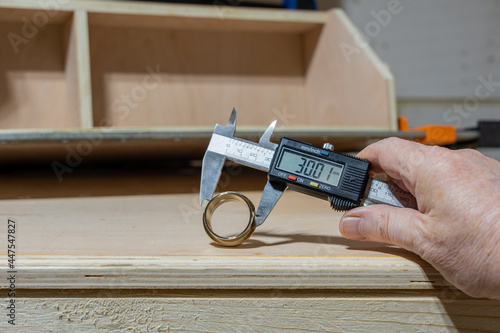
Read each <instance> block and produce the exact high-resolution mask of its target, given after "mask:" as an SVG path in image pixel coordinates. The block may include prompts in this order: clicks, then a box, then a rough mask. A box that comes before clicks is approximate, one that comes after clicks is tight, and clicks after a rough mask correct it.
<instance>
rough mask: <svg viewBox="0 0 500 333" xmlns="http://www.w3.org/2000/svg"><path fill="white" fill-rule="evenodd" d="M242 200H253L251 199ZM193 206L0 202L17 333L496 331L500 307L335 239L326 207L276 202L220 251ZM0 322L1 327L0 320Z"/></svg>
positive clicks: (415, 266)
mask: <svg viewBox="0 0 500 333" xmlns="http://www.w3.org/2000/svg"><path fill="white" fill-rule="evenodd" d="M247 194H248V196H249V197H250V198H251V199H252V200H253V201H254V202H257V200H258V197H259V192H249V193H247ZM197 197H198V196H197V193H196V189H193V193H192V194H185V195H157V196H128V197H101V198H72V199H39V200H22V201H21V200H4V201H1V202H0V211H1V212H2V216H3V217H2V218H3V219H4V220H6V219H7V218H8V217H10V218H13V219H15V220H16V223H17V226H18V229H17V240H16V241H17V244H18V258H17V265H18V266H17V282H16V283H17V285H16V288H17V298H16V306H17V317H16V318H17V325H18V326H17V327H16V328H18V329H22V330H23V331H24V332H36V331H40V330H41V329H45V328H47V327H49V328H50V329H53V330H56V331H58V332H87V331H89V330H104V331H109V332H121V331H124V330H137V331H144V330H147V331H172V332H174V331H183V332H186V331H193V332H194V331H218V332H219V331H232V332H233V331H258V332H267V331H269V332H277V331H278V332H290V331H301V332H302V331H304V332H305V331H329V332H333V331H335V332H345V331H366V330H370V331H375V332H382V331H408V330H409V331H426V332H441V331H443V330H446V331H450V332H459V331H460V332H463V331H471V332H472V331H477V332H479V331H481V332H486V331H488V332H496V331H498V327H500V326H499V323H500V302H499V301H491V300H484V299H471V298H469V297H467V296H465V295H464V294H462V293H461V292H459V291H457V290H456V289H454V288H453V287H451V286H449V285H448V284H447V283H446V282H445V281H444V280H443V278H442V277H441V276H440V275H439V274H438V273H437V272H436V271H435V270H434V269H433V268H432V267H431V266H430V265H428V264H427V263H425V262H424V261H423V260H421V259H420V258H419V257H418V256H416V255H414V254H412V253H410V252H407V251H405V250H402V249H399V248H397V247H394V246H388V245H384V244H376V243H361V242H356V241H350V240H346V239H344V238H342V237H341V236H340V235H339V233H338V220H339V218H340V214H338V213H333V212H332V211H331V210H330V208H329V207H328V204H327V202H324V201H320V200H317V199H314V198H310V197H306V196H303V195H300V194H298V193H293V192H290V193H285V195H284V197H283V198H282V199H281V201H280V202H279V203H278V205H277V207H276V209H275V211H274V212H273V213H272V215H271V216H270V218H269V219H268V220H267V221H266V223H265V224H264V225H263V226H261V227H259V228H258V229H257V232H256V234H255V235H254V236H253V237H252V239H251V240H250V241H249V242H247V243H245V244H244V245H242V246H240V247H237V248H222V247H218V246H215V245H214V244H212V243H211V241H210V239H209V238H208V237H207V236H206V235H205V233H204V231H203V228H202V226H201V221H200V209H199V207H198V204H197V202H196V201H197ZM223 207H224V206H223ZM226 213H227V218H228V220H227V221H225V222H228V221H231V223H234V221H235V220H236V219H238V218H239V217H240V216H239V215H237V213H238V209H236V210H231V209H230V210H227V211H226ZM235 214H236V215H235ZM214 221H215V220H214ZM217 221H219V222H224V221H222V220H220V219H219V220H217ZM4 226H5V224H4ZM226 227H229V225H226ZM5 230H6V227H5V228H3V229H2V230H1V232H0V240H1V242H0V247H2V248H5V246H6V244H5V241H6V238H7V237H6V234H5ZM6 281H7V280H5V281H1V284H0V286H1V288H2V289H3V290H4V289H5V288H6V286H7V282H6ZM0 327H2V328H3V329H5V328H9V327H10V326H9V325H8V324H7V322H6V320H4V321H1V322H0ZM10 328H11V327H10Z"/></svg>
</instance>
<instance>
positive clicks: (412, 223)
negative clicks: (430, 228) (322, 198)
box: [339, 205, 424, 252]
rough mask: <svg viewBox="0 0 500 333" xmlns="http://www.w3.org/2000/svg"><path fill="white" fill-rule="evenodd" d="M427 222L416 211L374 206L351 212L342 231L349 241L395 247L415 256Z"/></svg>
mask: <svg viewBox="0 0 500 333" xmlns="http://www.w3.org/2000/svg"><path fill="white" fill-rule="evenodd" d="M423 219H424V215H423V214H422V213H420V212H419V211H417V210H414V209H410V208H397V207H392V206H387V205H373V206H368V207H360V208H355V209H352V210H350V211H348V212H347V213H345V214H344V216H343V217H342V219H341V220H340V225H339V227H340V232H341V233H342V235H343V236H344V237H346V238H350V239H354V240H361V241H370V242H381V243H389V244H394V245H397V246H399V247H402V248H405V249H407V250H410V251H414V252H415V249H416V248H418V245H419V244H420V243H421V240H422V239H423V237H422V236H423V234H424V232H423V228H424V223H423Z"/></svg>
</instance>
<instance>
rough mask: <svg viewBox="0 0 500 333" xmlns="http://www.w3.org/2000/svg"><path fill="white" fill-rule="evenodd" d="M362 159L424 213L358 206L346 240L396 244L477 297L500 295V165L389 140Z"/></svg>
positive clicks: (347, 221)
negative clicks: (405, 194)
mask: <svg viewBox="0 0 500 333" xmlns="http://www.w3.org/2000/svg"><path fill="white" fill-rule="evenodd" d="M358 157H361V158H364V159H367V160H369V161H370V162H371V163H372V173H375V174H377V173H382V172H385V173H387V175H389V176H390V177H391V178H392V179H393V180H394V181H395V182H396V184H398V185H399V186H400V187H401V188H403V189H406V190H408V191H410V192H411V193H412V194H413V195H414V196H415V198H416V199H417V203H418V211H417V210H413V209H409V208H396V207H391V206H387V205H373V206H369V207H360V208H355V209H353V210H350V211H349V212H347V213H346V214H345V215H344V216H343V217H342V220H341V221H340V231H341V233H342V235H344V237H346V238H350V239H355V240H362V241H374V242H383V243H390V244H394V245H397V246H400V247H402V248H405V249H407V250H410V251H412V252H415V253H417V254H418V255H420V256H421V257H422V258H423V259H424V260H426V261H427V262H429V263H430V264H431V265H433V266H434V267H435V268H436V269H437V270H438V271H439V272H440V273H441V274H442V275H443V276H444V278H445V279H446V280H448V281H449V282H450V283H452V284H453V285H454V286H456V287H457V288H459V289H460V290H462V291H463V292H465V293H467V294H469V295H470V296H474V297H487V298H493V299H500V204H499V203H500V162H498V161H496V160H493V159H490V158H488V157H485V156H484V155H482V154H481V153H479V152H477V151H475V150H470V149H464V150H456V151H452V150H448V149H446V148H441V147H428V146H424V145H421V144H418V143H415V142H409V141H405V140H401V139H396V138H389V139H385V140H382V141H379V142H377V143H375V144H373V145H370V146H368V147H367V148H365V149H364V150H363V151H361V152H360V153H359V154H358Z"/></svg>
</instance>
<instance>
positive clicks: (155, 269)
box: [0, 255, 453, 290]
mask: <svg viewBox="0 0 500 333" xmlns="http://www.w3.org/2000/svg"><path fill="white" fill-rule="evenodd" d="M17 263H18V265H17V272H18V273H17V274H18V275H19V277H20V279H19V282H18V285H17V287H18V288H21V289H22V288H27V289H47V288H52V289H54V288H61V289H75V288H91V289H95V288H112V289H113V288H125V289H147V288H149V289H335V290H340V289H349V290H352V289H356V290H375V289H377V290H378V289H381V290H389V289H398V290H432V289H443V288H445V289H446V288H453V287H451V286H450V285H449V284H448V282H446V280H444V278H443V277H442V276H441V275H440V274H439V273H438V272H437V271H435V270H434V269H433V268H432V267H431V266H430V265H429V264H427V263H426V262H424V261H423V260H419V261H418V262H417V261H413V260H409V259H406V258H402V257H392V258H384V257H374V258H370V257H335V256H326V257H321V256H303V257H300V256H299V257H297V256H197V255H196V256H195V255H193V256H123V257H120V256H73V255H68V256H51V255H37V256H29V255H26V256H22V257H19V258H18V261H17ZM7 282H8V281H7V280H5V281H1V282H0V288H6V287H7Z"/></svg>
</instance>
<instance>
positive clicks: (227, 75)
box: [90, 27, 307, 127]
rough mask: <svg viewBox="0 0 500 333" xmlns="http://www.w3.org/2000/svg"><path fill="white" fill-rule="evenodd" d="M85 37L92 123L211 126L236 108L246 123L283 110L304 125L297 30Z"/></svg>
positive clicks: (123, 32) (98, 32)
mask: <svg viewBox="0 0 500 333" xmlns="http://www.w3.org/2000/svg"><path fill="white" fill-rule="evenodd" d="M90 41H91V49H90V50H91V59H92V60H91V65H92V86H93V93H94V117H95V119H96V121H95V123H96V125H98V124H99V123H100V122H103V120H104V119H106V120H108V121H109V122H110V123H111V124H112V125H114V126H119V127H120V126H121V127H123V126H202V125H205V126H208V125H213V124H214V123H215V122H216V121H217V120H218V119H219V121H220V122H224V121H226V118H227V110H231V109H232V108H233V107H237V108H238V110H239V111H240V115H241V118H240V122H242V123H244V124H246V125H266V124H268V123H269V122H270V121H271V120H272V119H274V118H275V117H276V115H275V113H276V111H275V110H278V112H283V109H285V110H286V111H287V112H288V113H290V114H292V115H293V116H294V117H293V122H292V124H295V125H300V124H304V123H305V114H306V113H307V111H306V110H307V108H306V103H305V91H304V79H303V75H304V72H305V68H304V64H303V61H302V57H301V38H300V35H297V34H288V33H285V34H281V33H254V32H238V33H234V32H216V31H197V32H193V31H185V30H165V29H142V28H137V27H130V28H102V27H91V30H90ZM273 111H274V112H273ZM292 124H290V125H292Z"/></svg>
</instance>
